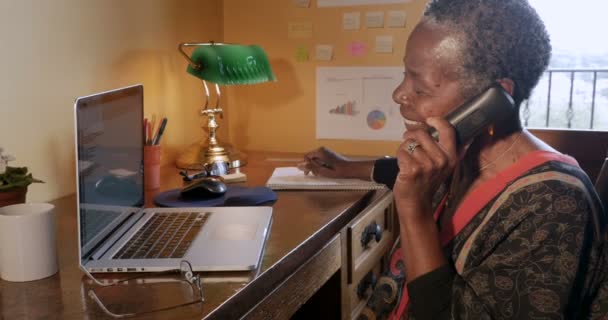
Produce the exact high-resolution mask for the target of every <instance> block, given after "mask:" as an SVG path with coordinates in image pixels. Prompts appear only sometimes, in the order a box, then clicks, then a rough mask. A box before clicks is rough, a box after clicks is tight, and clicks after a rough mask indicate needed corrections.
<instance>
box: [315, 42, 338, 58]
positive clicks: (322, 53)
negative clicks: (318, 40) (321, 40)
mask: <svg viewBox="0 0 608 320" xmlns="http://www.w3.org/2000/svg"><path fill="white" fill-rule="evenodd" d="M333 54H334V47H333V46H331V45H328V44H318V45H317V47H316V48H315V57H316V59H317V60H320V61H330V60H331V58H332V56H333Z"/></svg>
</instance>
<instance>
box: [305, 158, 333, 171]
mask: <svg viewBox="0 0 608 320" xmlns="http://www.w3.org/2000/svg"><path fill="white" fill-rule="evenodd" d="M307 159H308V160H309V161H310V162H312V163H314V164H316V165H318V166H321V167H323V168H327V169H331V170H333V169H334V167H333V166H332V165H330V164H329V163H327V162H325V161H323V160H321V158H317V157H312V158H307Z"/></svg>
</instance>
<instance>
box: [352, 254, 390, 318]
mask: <svg viewBox="0 0 608 320" xmlns="http://www.w3.org/2000/svg"><path fill="white" fill-rule="evenodd" d="M381 270H382V261H378V263H377V264H376V265H375V266H374V267H373V268H372V269H371V270H370V271H369V272H368V273H366V274H365V275H364V276H363V278H362V279H357V281H355V282H353V283H351V284H350V285H349V286H348V299H349V305H350V319H357V318H358V317H359V314H361V312H362V311H363V308H365V305H366V304H367V301H368V300H369V298H370V297H371V295H372V292H373V290H374V287H375V285H377V282H378V281H377V280H378V279H379V278H380V273H381Z"/></svg>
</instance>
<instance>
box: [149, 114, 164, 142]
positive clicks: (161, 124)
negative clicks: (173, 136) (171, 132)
mask: <svg viewBox="0 0 608 320" xmlns="http://www.w3.org/2000/svg"><path fill="white" fill-rule="evenodd" d="M166 126H167V118H163V120H162V121H161V123H160V127H159V128H158V134H157V135H156V137H154V141H152V144H153V145H157V144H159V143H160V138H161V137H162V136H163V133H164V132H165V127H166Z"/></svg>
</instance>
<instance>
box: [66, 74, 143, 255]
mask: <svg viewBox="0 0 608 320" xmlns="http://www.w3.org/2000/svg"><path fill="white" fill-rule="evenodd" d="M75 112H76V148H77V150H76V152H77V160H78V161H77V164H76V166H77V175H78V177H77V181H78V201H79V208H80V212H79V215H80V217H79V221H80V246H81V254H82V255H83V257H84V256H86V255H87V254H88V252H89V251H90V250H91V249H93V248H94V247H95V246H96V244H97V243H99V242H100V241H101V240H103V239H104V238H105V237H107V236H108V235H109V234H110V233H111V229H113V228H115V227H117V226H119V225H120V222H121V221H119V220H121V219H124V218H125V214H124V211H125V208H128V207H137V208H139V207H143V204H144V188H143V139H144V137H143V87H142V85H136V86H131V87H127V88H121V89H116V90H113V91H108V92H104V93H100V94H95V95H91V96H87V97H82V98H79V99H77V100H76V104H75ZM81 258H82V257H81Z"/></svg>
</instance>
